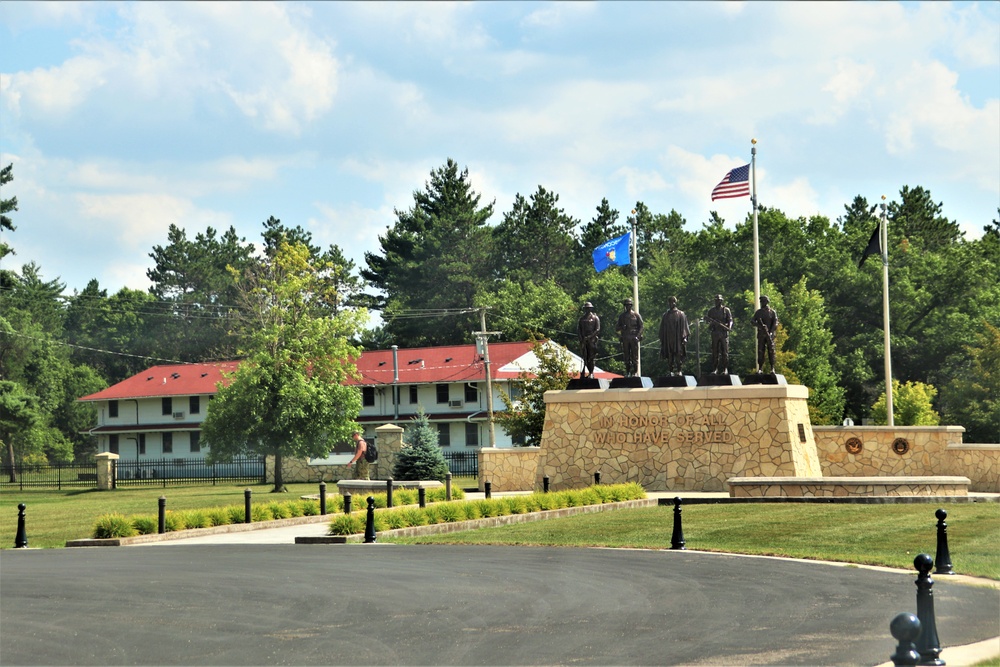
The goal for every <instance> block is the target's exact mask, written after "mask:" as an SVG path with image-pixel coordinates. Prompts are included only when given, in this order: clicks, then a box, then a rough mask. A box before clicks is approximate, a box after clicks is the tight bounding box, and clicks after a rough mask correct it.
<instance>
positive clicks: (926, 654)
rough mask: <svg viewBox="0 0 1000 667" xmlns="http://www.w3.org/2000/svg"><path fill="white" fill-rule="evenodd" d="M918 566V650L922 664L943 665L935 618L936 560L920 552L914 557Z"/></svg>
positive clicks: (914, 562) (914, 565)
mask: <svg viewBox="0 0 1000 667" xmlns="http://www.w3.org/2000/svg"><path fill="white" fill-rule="evenodd" d="M913 567H915V568H917V572H919V574H918V575H917V618H919V619H920V628H921V630H920V635H919V636H918V637H917V651H918V652H919V653H920V664H921V665H943V664H944V660H941V658H939V657H938V656H940V655H941V641H940V640H939V639H938V633H937V621H935V620H934V590H933V588H934V580H933V579H931V568H932V567H934V561H933V560H932V559H931V557H930V556H928V555H927V554H918V555H917V557H916V558H914V559H913Z"/></svg>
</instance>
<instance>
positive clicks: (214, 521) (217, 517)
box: [205, 507, 232, 526]
mask: <svg viewBox="0 0 1000 667" xmlns="http://www.w3.org/2000/svg"><path fill="white" fill-rule="evenodd" d="M205 514H207V515H208V520H209V525H211V526H228V525H229V524H230V523H232V519H230V517H229V512H228V510H226V508H225V507H213V508H212V509H209V510H206V511H205Z"/></svg>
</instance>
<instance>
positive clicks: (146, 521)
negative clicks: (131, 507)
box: [132, 516, 160, 535]
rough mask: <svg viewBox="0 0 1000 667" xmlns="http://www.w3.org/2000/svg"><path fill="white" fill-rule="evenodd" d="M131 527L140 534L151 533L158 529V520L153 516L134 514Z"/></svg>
mask: <svg viewBox="0 0 1000 667" xmlns="http://www.w3.org/2000/svg"><path fill="white" fill-rule="evenodd" d="M132 527H133V528H135V532H137V533H138V534H140V535H153V534H154V533H156V531H157V530H159V529H160V522H159V519H158V518H157V517H155V516H134V517H132Z"/></svg>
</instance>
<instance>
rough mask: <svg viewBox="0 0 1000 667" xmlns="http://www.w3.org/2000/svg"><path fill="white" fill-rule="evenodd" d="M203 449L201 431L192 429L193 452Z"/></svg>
mask: <svg viewBox="0 0 1000 667" xmlns="http://www.w3.org/2000/svg"><path fill="white" fill-rule="evenodd" d="M200 451H201V431H191V453H192V454H197V453H198V452H200Z"/></svg>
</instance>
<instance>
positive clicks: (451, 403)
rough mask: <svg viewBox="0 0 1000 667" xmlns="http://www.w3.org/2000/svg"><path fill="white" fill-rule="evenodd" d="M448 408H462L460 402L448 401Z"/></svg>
mask: <svg viewBox="0 0 1000 667" xmlns="http://www.w3.org/2000/svg"><path fill="white" fill-rule="evenodd" d="M448 407H449V408H460V407H462V401H448Z"/></svg>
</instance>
